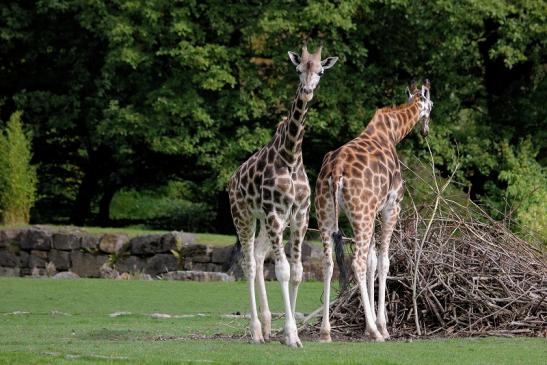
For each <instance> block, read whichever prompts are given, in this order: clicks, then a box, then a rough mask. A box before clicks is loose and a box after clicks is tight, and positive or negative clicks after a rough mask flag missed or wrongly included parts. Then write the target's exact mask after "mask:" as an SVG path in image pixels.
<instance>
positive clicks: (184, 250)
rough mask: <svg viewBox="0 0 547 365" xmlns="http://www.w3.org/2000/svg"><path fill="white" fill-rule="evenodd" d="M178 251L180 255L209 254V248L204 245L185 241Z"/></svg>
mask: <svg viewBox="0 0 547 365" xmlns="http://www.w3.org/2000/svg"><path fill="white" fill-rule="evenodd" d="M180 252H181V254H182V257H185V258H186V257H197V256H202V255H210V254H211V249H210V248H209V247H207V246H206V245H200V244H188V243H185V244H183V245H182V247H181V249H180Z"/></svg>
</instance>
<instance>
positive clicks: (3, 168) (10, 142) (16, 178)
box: [0, 112, 37, 224]
mask: <svg viewBox="0 0 547 365" xmlns="http://www.w3.org/2000/svg"><path fill="white" fill-rule="evenodd" d="M31 158H32V153H31V146H30V138H28V137H27V136H26V135H25V133H24V131H23V127H22V125H21V112H15V113H13V114H12V115H11V117H10V119H9V121H8V123H7V126H6V129H5V131H3V132H2V133H0V220H1V221H2V222H3V223H4V224H22V223H28V222H29V217H30V208H31V207H32V206H33V205H34V202H35V200H36V183H37V179H36V167H35V166H32V165H31V164H30V161H31Z"/></svg>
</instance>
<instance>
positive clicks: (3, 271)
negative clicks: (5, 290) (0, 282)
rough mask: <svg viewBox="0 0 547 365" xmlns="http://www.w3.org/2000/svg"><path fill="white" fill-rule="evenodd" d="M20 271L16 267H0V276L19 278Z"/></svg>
mask: <svg viewBox="0 0 547 365" xmlns="http://www.w3.org/2000/svg"><path fill="white" fill-rule="evenodd" d="M20 275H21V270H20V269H19V268H18V267H0V276H20Z"/></svg>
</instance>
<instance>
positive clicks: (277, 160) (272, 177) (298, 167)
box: [228, 47, 337, 347]
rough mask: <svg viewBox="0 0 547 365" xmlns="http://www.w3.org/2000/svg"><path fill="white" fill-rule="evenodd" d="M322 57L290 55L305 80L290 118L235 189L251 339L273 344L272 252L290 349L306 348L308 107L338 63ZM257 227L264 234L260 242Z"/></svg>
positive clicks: (237, 178) (246, 166) (233, 183)
mask: <svg viewBox="0 0 547 365" xmlns="http://www.w3.org/2000/svg"><path fill="white" fill-rule="evenodd" d="M320 56H321V49H320V48H319V50H318V51H317V52H315V53H313V54H310V53H308V51H307V48H306V47H304V48H303V52H302V57H300V56H298V55H296V54H294V53H292V52H289V57H290V58H291V61H293V63H294V64H295V65H296V66H297V72H298V73H299V75H300V85H299V87H298V90H297V93H296V96H295V98H294V100H293V103H292V106H291V111H290V114H289V117H288V118H285V119H284V120H283V121H282V122H281V123H280V124H279V125H278V127H277V130H276V132H275V135H274V136H273V138H272V139H271V140H270V142H269V143H268V144H267V145H266V146H264V147H263V148H262V149H261V150H259V151H258V152H256V153H255V154H253V155H252V156H251V157H250V158H249V159H248V160H247V161H246V162H244V163H243V164H242V165H241V166H240V167H239V168H238V169H237V171H236V172H235V173H234V175H233V176H232V178H231V179H230V183H229V189H228V191H229V196H230V204H231V205H230V207H231V212H232V218H233V220H234V225H235V227H236V230H237V234H238V236H239V240H240V242H241V246H242V250H243V253H244V259H245V261H244V269H245V273H246V276H247V280H248V282H249V284H248V289H249V304H250V307H251V336H252V338H253V341H255V342H263V341H264V340H265V339H268V338H269V336H270V331H271V313H270V310H269V307H268V300H267V296H266V289H265V285H264V276H263V265H264V258H265V257H266V255H268V253H269V252H270V250H271V251H272V253H273V259H274V261H275V271H276V277H277V279H278V281H279V282H280V284H281V289H282V293H283V301H284V305H285V327H284V336H285V338H284V341H285V343H286V344H287V345H289V346H293V347H301V346H302V344H301V342H300V339H299V338H298V333H297V329H296V322H295V320H294V313H295V307H296V297H297V292H298V286H299V284H300V282H301V281H302V271H303V270H302V262H301V245H302V241H303V239H304V235H305V233H306V230H307V227H308V219H309V209H310V193H311V188H310V185H309V181H308V177H307V175H306V171H305V170H304V165H303V162H302V140H303V136H304V121H305V118H306V114H307V112H308V102H309V101H310V100H311V98H312V97H313V90H314V89H315V87H316V86H317V84H318V82H319V78H320V76H321V75H322V74H323V71H324V69H327V68H330V67H332V65H334V63H335V62H336V60H337V58H333V57H329V58H327V59H325V60H323V61H321V58H320ZM257 221H259V223H260V231H259V233H258V235H257V236H256V237H255V232H256V222H257ZM289 224H290V245H291V246H290V265H289V261H288V260H287V258H286V255H285V251H284V244H283V232H284V230H285V228H286V227H287V226H288V225H289ZM255 281H256V287H257V288H258V292H259V293H258V294H259V300H260V321H259V320H258V316H257V309H256V303H255V287H254V283H255Z"/></svg>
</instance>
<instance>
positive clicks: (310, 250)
mask: <svg viewBox="0 0 547 365" xmlns="http://www.w3.org/2000/svg"><path fill="white" fill-rule="evenodd" d="M300 252H301V256H302V261H305V260H307V259H308V258H309V257H314V258H321V257H323V251H322V250H321V248H319V247H316V246H314V245H312V244H310V243H309V242H306V241H304V242H302V246H301V248H300ZM285 254H286V255H287V258H290V257H291V245H290V244H287V245H285ZM271 255H272V254H271V253H270V256H271Z"/></svg>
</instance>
